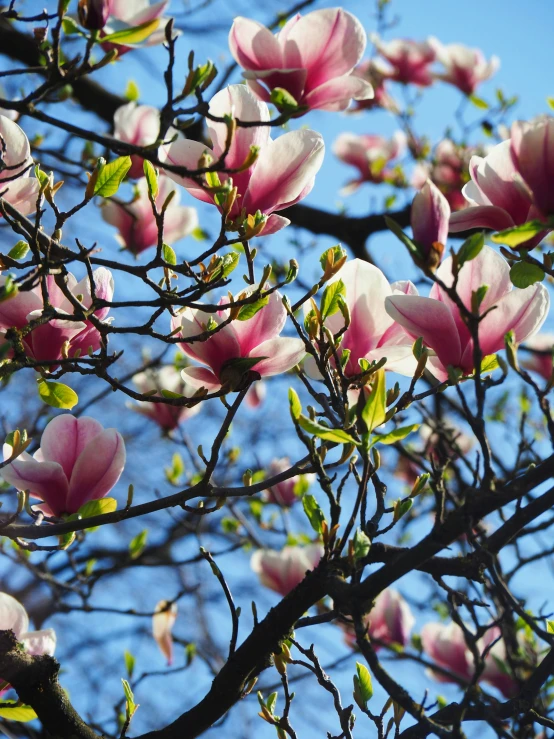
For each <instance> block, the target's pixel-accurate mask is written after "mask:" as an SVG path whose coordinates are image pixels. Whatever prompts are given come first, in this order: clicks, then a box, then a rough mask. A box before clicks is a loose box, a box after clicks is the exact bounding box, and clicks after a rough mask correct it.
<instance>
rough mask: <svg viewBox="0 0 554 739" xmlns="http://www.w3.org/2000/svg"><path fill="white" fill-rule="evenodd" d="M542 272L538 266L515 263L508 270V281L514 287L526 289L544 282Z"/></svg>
mask: <svg viewBox="0 0 554 739" xmlns="http://www.w3.org/2000/svg"><path fill="white" fill-rule="evenodd" d="M544 276H545V275H544V270H543V269H542V268H541V267H539V266H538V264H529V263H528V262H516V263H515V264H514V265H513V266H512V267H511V269H510V280H511V281H512V284H513V285H515V286H516V287H520V288H526V287H529V285H534V284H535V282H542V281H543V280H544Z"/></svg>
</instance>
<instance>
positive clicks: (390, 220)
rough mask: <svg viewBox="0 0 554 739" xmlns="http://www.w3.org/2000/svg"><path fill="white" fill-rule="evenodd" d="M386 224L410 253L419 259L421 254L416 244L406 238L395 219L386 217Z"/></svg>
mask: <svg viewBox="0 0 554 739" xmlns="http://www.w3.org/2000/svg"><path fill="white" fill-rule="evenodd" d="M384 218H385V223H386V224H387V226H388V228H389V229H390V230H391V231H392V232H393V234H394V235H395V236H396V237H397V238H398V239H400V241H401V242H402V243H403V244H404V246H405V247H407V249H408V251H409V252H411V253H412V254H413V255H415V256H417V257H419V256H421V255H420V253H419V249H418V248H417V246H416V245H415V244H414V242H413V241H412V240H411V239H410V237H409V236H406V234H405V233H404V231H403V230H402V228H401V227H400V226H399V225H398V223H397V222H396V221H395V220H394V218H391V217H390V216H385V217H384Z"/></svg>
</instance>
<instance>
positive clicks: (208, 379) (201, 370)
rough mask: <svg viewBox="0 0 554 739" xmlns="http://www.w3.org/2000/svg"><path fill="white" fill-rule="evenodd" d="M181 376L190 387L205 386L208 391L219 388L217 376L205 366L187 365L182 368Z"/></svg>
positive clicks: (215, 390) (219, 383) (211, 391)
mask: <svg viewBox="0 0 554 739" xmlns="http://www.w3.org/2000/svg"><path fill="white" fill-rule="evenodd" d="M181 377H182V378H183V380H184V381H185V382H188V383H189V385H192V387H196V388H200V387H205V388H206V390H208V391H209V392H210V393H214V392H217V391H218V390H219V389H220V388H221V382H220V381H219V378H218V377H216V375H214V373H213V372H211V371H210V370H209V369H206V367H187V368H186V369H184V370H182V372H181Z"/></svg>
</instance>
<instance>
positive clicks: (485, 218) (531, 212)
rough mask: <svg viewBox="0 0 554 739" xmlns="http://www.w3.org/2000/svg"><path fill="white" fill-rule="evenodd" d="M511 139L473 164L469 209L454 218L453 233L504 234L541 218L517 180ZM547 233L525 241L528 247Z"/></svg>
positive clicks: (465, 193) (468, 188) (468, 189)
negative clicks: (474, 230)
mask: <svg viewBox="0 0 554 739" xmlns="http://www.w3.org/2000/svg"><path fill="white" fill-rule="evenodd" d="M511 147H512V142H511V141H510V140H509V139H508V140H507V141H502V143H500V144H497V145H496V146H494V147H493V148H492V149H491V150H490V152H489V153H488V154H487V156H486V157H484V158H483V157H478V156H474V157H472V158H471V161H470V164H469V173H470V175H471V182H468V183H467V185H465V187H464V189H463V190H462V194H463V196H464V197H465V199H466V201H467V203H468V205H469V207H468V208H465V209H464V210H461V211H459V212H458V213H453V214H452V216H451V217H450V231H451V232H453V233H456V232H458V231H466V230H467V229H471V228H488V229H491V230H492V231H501V230H503V229H506V228H513V227H514V226H519V225H521V224H522V223H526V222H527V221H530V220H533V219H535V218H540V217H541V212H540V211H539V209H538V208H537V207H536V206H535V205H533V204H532V203H531V201H530V199H529V196H528V195H527V193H526V192H525V188H524V187H522V186H521V184H520V183H518V182H517V181H516V177H517V174H518V171H517V168H516V166H515V165H514V162H513V160H512V154H511ZM546 233H547V228H546V226H545V231H544V232H542V233H541V234H539V235H538V236H536V237H534V238H533V239H530V240H529V241H527V242H525V246H526V247H527V248H531V247H532V246H536V245H537V244H538V243H539V242H540V241H541V240H542V239H543V238H544V236H545V234H546Z"/></svg>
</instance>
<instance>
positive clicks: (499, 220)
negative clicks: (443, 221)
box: [448, 205, 515, 233]
mask: <svg viewBox="0 0 554 739" xmlns="http://www.w3.org/2000/svg"><path fill="white" fill-rule="evenodd" d="M514 226H515V223H514V221H513V219H512V217H511V215H510V214H509V213H508V212H507V211H505V210H503V209H502V208H498V207H497V206H495V205H474V206H470V207H469V208H464V209H463V210H458V211H456V212H455V213H452V215H451V216H450V222H449V224H448V229H449V231H450V233H458V231H469V229H471V228H486V229H490V230H491V231H503V230H504V229H505V228H513V227H514Z"/></svg>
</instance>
